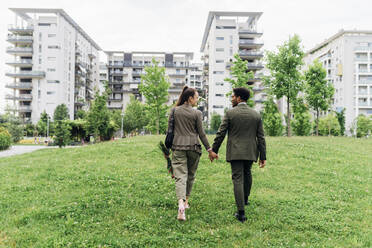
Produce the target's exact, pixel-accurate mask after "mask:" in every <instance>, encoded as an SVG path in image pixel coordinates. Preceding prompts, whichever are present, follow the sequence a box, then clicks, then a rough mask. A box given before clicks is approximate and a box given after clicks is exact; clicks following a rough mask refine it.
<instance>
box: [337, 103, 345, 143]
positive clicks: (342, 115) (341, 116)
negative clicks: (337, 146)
mask: <svg viewBox="0 0 372 248" xmlns="http://www.w3.org/2000/svg"><path fill="white" fill-rule="evenodd" d="M345 110H346V109H345V108H343V109H342V110H341V111H340V112H337V111H335V114H336V117H337V120H338V124H340V136H344V135H345Z"/></svg>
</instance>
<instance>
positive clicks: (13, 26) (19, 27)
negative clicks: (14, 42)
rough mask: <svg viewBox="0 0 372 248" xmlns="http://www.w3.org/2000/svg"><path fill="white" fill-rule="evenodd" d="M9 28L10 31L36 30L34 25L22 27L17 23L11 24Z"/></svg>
mask: <svg viewBox="0 0 372 248" xmlns="http://www.w3.org/2000/svg"><path fill="white" fill-rule="evenodd" d="M8 30H9V31H10V32H22V33H24V32H33V31H34V26H33V25H28V26H26V27H21V26H16V25H12V24H11V25H9V26H8Z"/></svg>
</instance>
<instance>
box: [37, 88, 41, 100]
mask: <svg viewBox="0 0 372 248" xmlns="http://www.w3.org/2000/svg"><path fill="white" fill-rule="evenodd" d="M40 97H41V90H38V91H37V98H39V99H40Z"/></svg>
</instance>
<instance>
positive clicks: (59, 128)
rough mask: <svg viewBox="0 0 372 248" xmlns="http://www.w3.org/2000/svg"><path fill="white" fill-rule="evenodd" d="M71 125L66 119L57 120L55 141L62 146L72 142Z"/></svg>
mask: <svg viewBox="0 0 372 248" xmlns="http://www.w3.org/2000/svg"><path fill="white" fill-rule="evenodd" d="M70 129H71V128H70V126H69V125H68V124H67V123H66V121H64V120H57V121H56V126H55V134H54V135H55V137H54V143H55V144H56V145H58V146H59V148H62V147H63V146H66V145H67V144H68V143H69V142H70Z"/></svg>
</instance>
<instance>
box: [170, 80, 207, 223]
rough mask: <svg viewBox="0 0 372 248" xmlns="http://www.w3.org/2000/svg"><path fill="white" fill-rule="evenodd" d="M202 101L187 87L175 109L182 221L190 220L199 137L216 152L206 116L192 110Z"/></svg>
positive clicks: (175, 160)
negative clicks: (207, 132) (205, 123)
mask: <svg viewBox="0 0 372 248" xmlns="http://www.w3.org/2000/svg"><path fill="white" fill-rule="evenodd" d="M198 98H199V94H198V92H197V91H196V90H195V89H193V88H188V87H187V86H185V87H184V88H183V91H182V93H181V95H180V97H179V99H178V102H177V105H176V107H175V109H174V139H173V144H172V151H173V156H172V168H173V172H174V176H175V182H176V195H177V199H178V216H177V219H178V220H186V215H185V209H187V208H189V197H190V193H191V189H192V185H193V183H194V180H195V174H196V170H197V168H198V164H199V158H200V155H201V151H202V149H201V145H200V143H199V139H198V137H199V138H200V140H201V141H202V143H203V145H204V147H205V149H207V151H208V152H210V153H212V148H211V147H210V146H209V142H208V140H207V137H206V135H205V132H204V130H203V126H202V113H201V112H200V111H199V110H196V109H193V108H192V107H195V106H196V105H197V103H198ZM170 120H171V118H169V121H168V126H169V123H170Z"/></svg>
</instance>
